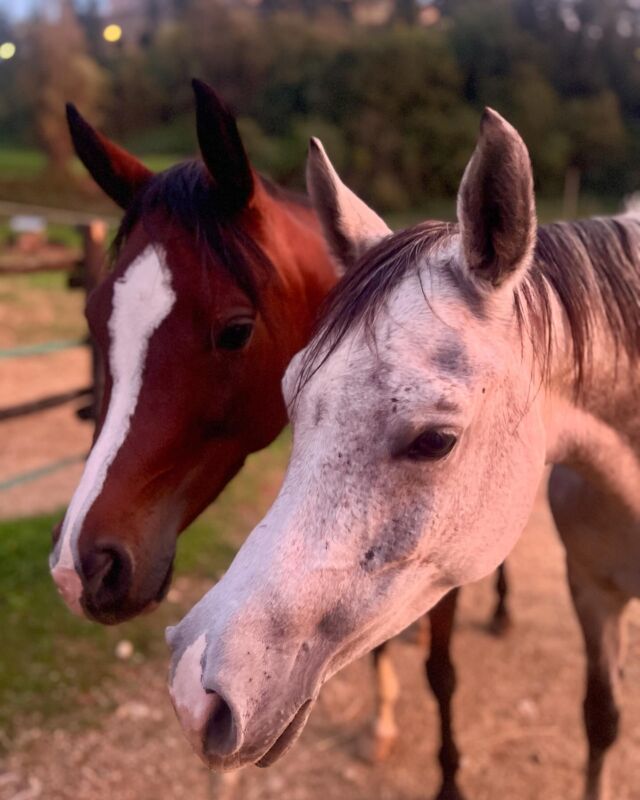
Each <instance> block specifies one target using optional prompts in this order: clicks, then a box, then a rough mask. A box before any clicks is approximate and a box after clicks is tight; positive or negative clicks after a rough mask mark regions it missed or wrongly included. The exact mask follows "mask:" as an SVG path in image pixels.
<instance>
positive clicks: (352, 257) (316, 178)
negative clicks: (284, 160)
mask: <svg viewBox="0 0 640 800" xmlns="http://www.w3.org/2000/svg"><path fill="white" fill-rule="evenodd" d="M307 189H308V191H309V195H310V197H311V200H312V201H313V205H314V208H315V210H316V214H317V215H318V217H319V219H320V223H321V224H322V228H323V230H324V235H325V238H326V240H327V243H328V245H329V248H330V250H331V252H332V253H333V255H334V256H335V257H336V259H337V261H338V267H339V271H340V272H341V273H344V272H347V271H348V270H349V269H350V268H351V267H352V266H353V265H354V264H355V262H356V261H357V260H358V258H359V257H360V256H361V255H362V254H363V253H364V252H365V251H366V250H368V249H369V248H370V247H373V245H374V244H376V242H378V241H380V239H383V238H384V237H385V236H388V235H389V234H390V233H391V230H390V229H389V227H388V226H387V224H386V223H385V222H384V221H383V220H382V219H380V217H379V216H378V215H377V214H376V213H375V211H372V210H371V209H370V208H369V206H368V205H366V204H365V203H363V201H362V200H361V199H360V198H359V197H358V196H357V195H355V194H354V193H353V192H352V191H351V189H349V188H347V187H346V186H345V185H344V183H343V182H342V181H341V180H340V177H339V175H338V173H337V172H336V171H335V169H334V168H333V164H332V163H331V162H330V161H329V157H328V156H327V154H326V152H325V150H324V147H323V146H322V142H321V141H320V140H319V139H311V141H310V142H309V156H308V158H307Z"/></svg>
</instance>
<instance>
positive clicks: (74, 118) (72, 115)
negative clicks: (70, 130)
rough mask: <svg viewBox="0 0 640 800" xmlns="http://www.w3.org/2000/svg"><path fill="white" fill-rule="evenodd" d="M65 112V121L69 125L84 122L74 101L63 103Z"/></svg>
mask: <svg viewBox="0 0 640 800" xmlns="http://www.w3.org/2000/svg"><path fill="white" fill-rule="evenodd" d="M65 110H66V112H67V122H68V123H69V125H70V126H71V125H77V124H78V123H79V122H84V118H83V116H82V114H81V113H80V112H79V111H78V109H77V108H76V106H75V104H74V103H67V104H66V105H65Z"/></svg>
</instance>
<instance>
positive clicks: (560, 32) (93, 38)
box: [0, 0, 640, 212]
mask: <svg viewBox="0 0 640 800" xmlns="http://www.w3.org/2000/svg"><path fill="white" fill-rule="evenodd" d="M52 5H53V6H54V7H55V6H56V3H51V2H48V3H46V6H47V9H48V11H47V13H46V14H44V13H43V14H42V15H41V16H33V17H31V18H29V19H27V20H21V21H20V22H15V21H10V19H9V18H8V17H4V18H0V43H2V42H5V41H10V42H15V44H16V52H15V55H13V57H11V58H9V59H5V60H4V61H1V60H0V197H2V198H4V199H28V200H31V201H33V200H35V199H38V198H37V197H34V196H33V195H34V194H37V195H38V197H39V198H40V199H42V198H44V201H50V202H54V201H56V200H57V201H58V202H64V203H65V204H67V205H68V204H70V203H72V202H73V201H74V197H76V195H77V192H79V191H81V189H82V180H81V176H82V172H81V171H80V170H78V169H77V167H76V168H75V170H74V169H73V168H72V167H70V164H71V161H70V157H71V151H70V145H69V142H68V137H67V134H66V128H65V123H64V114H63V104H64V101H65V100H72V101H73V102H75V103H76V104H77V105H78V107H79V108H80V110H81V111H82V112H83V113H85V115H86V116H88V117H89V118H90V119H91V120H92V121H94V122H96V123H98V124H100V125H101V126H102V128H103V130H104V131H105V132H107V133H108V134H109V135H111V136H113V137H115V138H116V139H117V140H118V141H120V142H122V143H125V144H126V145H128V146H129V147H130V148H131V149H133V150H134V151H135V152H137V153H139V154H142V155H145V156H154V155H155V156H162V158H160V159H159V162H158V163H160V164H162V163H165V162H166V161H167V157H168V158H169V160H170V159H171V158H174V157H175V158H178V157H181V156H184V155H189V154H191V153H193V152H194V150H195V132H194V123H193V100H192V94H191V89H190V85H189V79H190V78H191V77H192V76H198V77H201V78H203V79H205V80H207V81H209V82H211V83H212V84H213V85H215V86H216V87H217V88H218V90H219V91H220V92H221V94H222V95H223V96H224V97H225V98H226V99H227V100H228V101H229V102H230V103H231V104H232V105H233V106H234V107H235V108H236V110H237V111H238V112H239V114H240V115H241V126H242V131H243V134H244V136H245V140H246V142H247V145H248V148H249V150H250V153H251V155H252V157H253V158H254V161H255V163H256V164H257V165H258V166H259V167H260V168H261V169H263V170H264V171H265V172H267V173H268V174H270V175H271V176H272V177H273V178H275V179H276V180H279V181H281V182H283V183H285V184H292V185H300V183H301V180H302V175H303V169H302V164H303V160H304V155H305V152H306V146H307V140H308V137H309V135H311V134H314V135H318V136H320V137H321V138H322V139H323V140H324V142H325V144H326V146H327V148H328V150H329V152H330V154H331V156H332V158H333V159H334V161H335V163H336V165H337V166H338V167H339V168H340V169H341V170H342V172H343V174H344V175H345V177H346V178H347V180H348V181H349V182H350V183H351V184H352V185H353V186H354V188H355V189H356V190H357V191H359V192H360V193H362V194H363V195H364V196H365V197H366V198H368V199H369V200H370V201H371V202H373V203H375V204H376V206H377V207H379V208H381V209H383V210H387V211H400V212H402V211H404V210H407V209H410V208H418V207H421V206H425V205H426V204H428V203H432V202H433V200H434V199H436V198H448V197H452V196H453V194H454V193H455V190H456V187H457V184H458V181H459V179H460V176H461V172H462V170H463V168H464V164H465V163H466V160H467V159H468V156H469V153H470V151H471V148H472V147H473V143H474V141H475V136H476V131H477V125H478V120H479V114H480V112H481V110H482V108H483V106H485V105H491V106H493V107H495V108H497V109H498V110H499V111H500V112H501V113H503V114H504V115H506V116H507V117H508V118H509V119H510V120H511V121H512V122H513V123H514V124H515V125H516V126H517V127H518V128H519V130H520V131H521V132H522V134H523V136H524V138H525V140H526V141H527V143H528V145H529V147H530V149H531V153H532V157H533V161H534V166H535V171H536V177H537V181H538V191H539V193H540V194H541V195H542V196H548V197H557V196H559V195H562V194H563V193H564V192H567V194H568V196H569V197H570V198H571V197H575V196H576V195H577V192H578V190H580V191H582V192H583V193H586V194H590V195H598V196H600V197H605V198H606V197H609V198H615V199H616V200H617V199H619V198H620V197H621V196H623V195H625V194H628V193H630V192H632V191H634V190H635V189H637V188H638V187H640V0H435V2H428V0H422V2H420V1H419V0H235V1H234V2H232V1H231V0H226V1H225V0H112V5H111V7H109V8H106V7H104V5H103V3H100V4H98V2H97V0H88V2H87V1H86V0H85V2H80V1H79V0H78V3H77V5H74V4H73V2H72V0H57V10H54V11H51V6H52ZM107 25H112V26H113V25H117V26H118V27H116V28H113V27H112V28H111V29H110V31H109V32H107V31H105V28H106V26H107ZM114 31H115V33H114ZM105 36H106V37H107V39H112V41H107V40H106V39H105ZM1 56H2V49H1V48H0V57H1ZM36 150H39V151H41V152H42V153H43V154H44V158H42V157H40V162H39V161H38V155H37V153H36V152H35V151H36ZM32 151H33V152H32ZM27 152H29V153H32V156H33V158H32V160H30V159H29V157H28V156H27V155H26V153H27ZM3 153H5V155H3ZM6 154H8V155H6ZM11 154H13V156H14V157H15V159H17V162H16V161H14V158H13V157H11ZM14 163H20V164H25V163H26V164H27V167H28V168H27V169H26V171H25V170H20V169H18V168H17V167H12V165H13V164H14ZM36 164H37V166H36ZM70 175H71V177H70ZM79 187H80V188H79ZM75 202H76V204H77V202H78V201H77V200H76V201H75Z"/></svg>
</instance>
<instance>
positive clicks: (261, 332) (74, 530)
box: [51, 82, 334, 623]
mask: <svg viewBox="0 0 640 800" xmlns="http://www.w3.org/2000/svg"><path fill="white" fill-rule="evenodd" d="M194 88H195V92H196V103H197V127H198V138H199V143H200V149H201V152H202V161H190V162H185V163H182V164H179V165H178V166H176V167H174V168H172V169H169V170H167V171H166V172H162V173H160V174H157V175H155V174H152V173H151V172H150V171H149V170H147V169H146V167H144V166H143V165H142V164H141V163H139V162H138V161H137V160H136V159H135V158H134V157H133V156H131V155H129V154H128V153H126V152H125V151H123V150H121V149H120V148H119V147H116V146H115V145H114V144H112V143H111V142H109V141H108V140H107V139H105V138H104V137H103V136H102V135H100V134H99V133H97V132H96V131H95V130H94V129H93V128H91V127H90V126H89V125H88V123H87V122H86V121H85V120H84V119H83V118H82V117H81V116H80V115H79V114H78V112H77V111H76V110H75V108H73V107H69V110H68V117H69V125H70V129H71V135H72V138H73V141H74V145H75V148H76V151H77V153H78V155H79V157H80V159H81V160H82V162H83V163H84V165H85V166H86V167H87V169H88V170H89V172H90V173H91V175H92V176H93V178H94V179H95V180H96V182H97V183H98V184H99V185H100V186H101V188H102V189H103V190H104V191H105V192H106V193H107V194H108V195H109V196H110V197H111V198H112V199H113V200H115V201H116V202H117V203H118V204H119V205H120V206H121V207H122V208H123V209H124V210H125V212H126V213H125V217H124V220H123V222H122V225H121V228H120V231H119V233H118V236H117V239H116V242H115V253H116V257H115V263H114V267H113V270H112V271H111V272H110V274H109V275H108V277H107V278H106V279H105V280H104V281H103V283H101V284H100V285H99V286H98V288H97V289H96V290H95V291H94V293H93V294H92V295H91V297H90V299H89V302H88V305H87V310H86V315H87V319H88V322H89V326H90V329H91V332H92V335H93V337H94V339H95V341H96V342H97V345H98V348H99V350H100V352H101V355H102V359H103V363H104V369H105V391H104V398H103V403H102V411H101V415H100V420H99V425H98V429H97V433H96V438H95V441H94V445H93V448H92V451H91V453H90V455H89V459H88V461H87V463H86V467H85V470H84V473H83V475H82V479H81V481H80V484H79V486H78V488H77V489H76V492H75V494H74V496H73V498H72V500H71V504H70V506H69V508H68V510H67V513H66V515H65V518H64V521H63V522H62V524H61V526H60V527H59V529H58V530H57V532H56V534H55V536H54V538H55V544H54V549H53V552H52V555H51V567H52V574H53V578H54V580H55V582H56V584H57V585H58V588H59V590H60V592H61V594H62V595H63V597H64V598H65V600H66V602H67V604H68V605H69V606H70V608H72V610H75V611H76V612H78V613H82V612H84V613H86V614H87V615H88V616H90V617H92V618H94V619H96V620H98V621H101V622H106V623H114V622H119V621H121V620H124V619H127V618H129V617H132V616H134V615H136V614H138V613H139V612H141V611H143V610H144V609H146V608H148V607H150V606H152V605H153V604H154V603H155V602H156V601H157V600H159V599H161V598H162V596H163V594H164V592H165V591H166V589H167V587H168V585H169V582H170V577H171V568H172V563H173V557H174V552H175V546H176V538H177V536H178V534H179V533H180V532H181V531H182V530H183V529H184V528H185V527H186V526H187V525H188V524H189V522H191V520H193V519H194V518H195V517H196V516H197V515H198V514H199V513H200V512H201V511H202V510H203V509H204V508H205V507H206V506H207V505H208V504H209V503H210V502H211V501H212V500H213V499H214V498H215V497H216V496H217V495H218V494H219V493H220V491H221V490H222V488H223V487H224V486H225V485H226V483H227V482H228V481H229V480H230V479H231V478H232V477H233V476H234V475H235V474H236V472H237V471H238V470H239V469H240V467H241V466H242V464H243V462H244V460H245V458H246V456H247V455H248V454H249V453H251V452H253V451H255V450H258V449H260V448H262V447H264V446H265V445H267V444H268V443H269V442H270V441H271V440H272V439H273V438H274V437H275V436H276V435H277V434H278V432H279V431H280V430H281V428H282V426H283V425H284V423H285V421H286V413H285V409H284V405H283V401H282V397H281V392H280V380H281V377H282V374H283V372H284V370H285V368H286V366H287V364H288V362H289V360H290V358H291V356H292V355H293V354H294V353H295V352H296V351H297V350H298V349H299V348H300V347H302V346H303V344H304V343H305V341H306V338H307V337H308V335H309V332H310V328H311V325H312V321H313V317H314V313H315V310H316V307H317V305H318V304H319V302H320V301H321V299H322V297H323V296H324V294H325V292H326V291H327V289H328V288H329V286H330V285H331V284H332V283H333V281H334V274H333V268H332V266H331V264H330V262H329V259H328V256H327V255H326V251H325V249H324V245H323V243H322V239H321V236H320V233H319V230H318V229H317V227H316V224H315V217H314V216H313V214H312V212H311V211H310V209H309V208H307V207H306V206H305V205H304V204H303V203H300V202H299V201H294V200H293V198H291V197H287V196H285V194H284V193H283V192H282V191H280V190H278V189H276V188H275V187H272V186H270V185H269V184H267V183H266V182H265V181H263V180H262V179H261V178H260V177H259V176H258V175H257V174H256V173H255V172H254V170H253V169H252V168H251V165H250V163H249V160H248V158H247V156H246V153H245V150H244V148H243V145H242V142H241V139H240V137H239V134H238V131H237V127H236V123H235V120H234V118H233V116H232V115H231V114H230V113H229V111H228V110H227V109H226V108H225V106H224V105H223V104H222V103H221V102H220V100H219V99H218V98H217V96H216V95H215V93H214V92H213V90H211V89H210V88H209V87H207V86H205V85H204V84H202V83H199V82H194Z"/></svg>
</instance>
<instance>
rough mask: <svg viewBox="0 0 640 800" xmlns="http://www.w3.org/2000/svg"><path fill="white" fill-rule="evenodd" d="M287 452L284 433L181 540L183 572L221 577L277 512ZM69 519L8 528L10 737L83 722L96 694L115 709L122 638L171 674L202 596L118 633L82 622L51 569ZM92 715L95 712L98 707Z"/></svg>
mask: <svg viewBox="0 0 640 800" xmlns="http://www.w3.org/2000/svg"><path fill="white" fill-rule="evenodd" d="M288 448H289V436H288V434H286V433H285V434H283V436H281V437H280V439H278V440H277V441H276V442H275V443H274V444H273V445H272V446H271V447H270V448H269V449H268V450H265V451H263V452H262V453H258V454H256V455H254V456H252V457H251V458H250V459H249V460H248V462H247V465H246V466H245V469H244V470H243V471H242V473H241V474H240V475H239V476H238V477H237V478H236V479H235V481H233V482H232V483H231V485H230V486H229V487H227V489H226V491H225V492H224V493H223V494H222V495H221V497H220V498H219V499H218V501H217V502H216V503H215V504H214V505H213V506H212V507H211V508H210V509H208V510H207V511H206V512H205V513H204V514H203V515H202V516H201V517H200V519H199V520H197V521H196V522H195V523H194V524H193V525H192V526H191V527H190V528H189V529H188V531H186V532H185V533H184V534H183V535H182V536H181V537H180V542H179V551H178V558H177V560H176V576H191V577H192V578H194V579H198V580H197V582H196V585H197V586H198V587H199V586H201V585H202V586H208V585H209V584H211V583H212V582H213V580H214V579H215V578H217V577H218V576H219V575H220V574H221V572H222V571H223V570H224V569H225V568H226V567H227V565H228V564H229V562H230V560H231V558H232V557H233V554H234V552H235V550H236V548H237V546H238V544H239V543H240V542H241V541H242V540H243V539H244V537H245V536H246V535H247V534H248V533H249V531H250V530H251V528H252V527H253V526H254V525H255V524H256V523H257V522H258V521H259V520H260V519H261V517H262V516H263V515H264V513H265V511H266V510H267V508H268V507H269V505H270V503H271V501H272V499H273V497H274V495H275V493H276V491H277V489H278V486H279V484H280V480H281V476H282V473H283V470H284V467H285V464H286V460H287V455H288ZM60 516H61V514H54V515H50V516H38V517H33V518H28V519H18V520H7V521H2V522H0V619H2V656H1V657H0V730H2V729H4V730H5V732H6V733H7V734H8V736H9V737H10V736H11V733H12V731H13V730H14V729H15V727H16V726H19V725H23V724H25V721H27V720H30V721H34V722H35V721H37V722H39V723H42V722H45V723H46V721H47V720H56V719H60V715H64V718H65V725H73V724H77V723H82V721H83V718H84V711H83V709H85V708H86V707H87V704H88V703H87V698H89V699H90V698H91V697H93V696H94V695H95V694H96V691H97V690H99V691H100V696H101V697H102V699H103V702H104V705H105V706H106V707H107V708H108V706H109V703H108V697H109V694H108V691H104V689H105V687H108V683H109V677H110V675H111V673H112V670H113V668H114V665H115V664H116V663H117V660H116V657H115V655H114V651H115V647H116V644H117V643H118V642H119V641H120V640H122V639H127V640H129V641H131V642H132V643H133V645H134V648H135V655H134V658H136V659H139V660H140V659H149V658H155V659H158V661H159V668H160V669H164V668H165V666H166V649H165V645H164V628H165V627H166V625H168V624H173V623H174V622H176V621H177V620H178V619H179V618H180V617H181V616H182V615H183V614H184V613H185V612H186V611H187V610H188V608H189V605H190V603H191V602H193V599H194V598H186V597H185V598H183V599H182V601H180V602H178V603H171V604H170V603H167V602H165V603H164V604H163V605H162V606H161V607H160V608H159V609H158V610H157V611H155V612H154V614H153V615H147V616H143V617H140V618H139V619H136V620H133V621H132V622H128V623H125V624H123V625H119V626H116V627H111V628H104V627H101V626H99V625H95V624H92V623H89V622H86V621H84V620H80V619H77V618H76V617H73V616H72V615H71V614H70V613H69V612H68V611H67V609H66V608H65V607H64V606H63V604H62V601H61V600H60V599H59V598H58V596H57V593H56V591H55V589H54V587H53V584H52V582H51V579H50V577H49V572H48V567H47V559H48V553H49V546H50V541H51V528H52V526H53V524H54V523H55V522H56V521H57V520H58V519H59V518H60ZM200 579H204V583H203V582H202V581H201V580H200ZM105 698H106V699H105ZM91 714H92V716H95V708H94V707H93V705H92V704H91ZM3 740H4V737H2V736H0V742H1V741H3Z"/></svg>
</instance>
